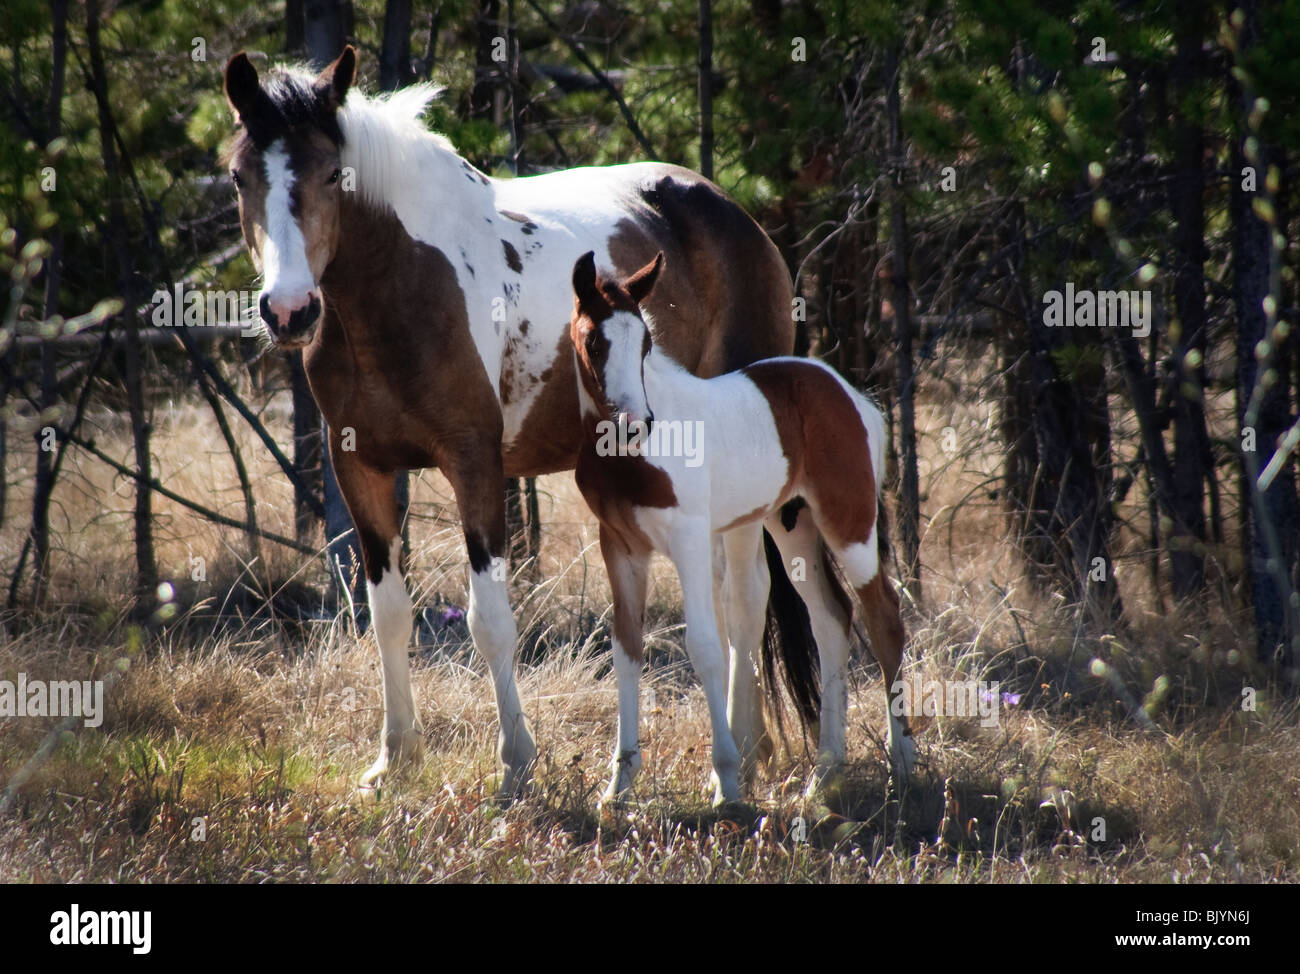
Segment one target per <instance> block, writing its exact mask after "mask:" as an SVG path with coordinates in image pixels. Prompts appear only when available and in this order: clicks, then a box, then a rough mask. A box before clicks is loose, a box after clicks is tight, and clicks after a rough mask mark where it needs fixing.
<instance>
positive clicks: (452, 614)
mask: <svg viewBox="0 0 1300 974" xmlns="http://www.w3.org/2000/svg"><path fill="white" fill-rule="evenodd" d="M464 618H465V612H464V610H463V609H459V608H457V607H456V606H454V605H449V606H447V608H445V609H443V610H442V613H441V615H440V616H439V619H441V620H442V626H443V628H444V629H445V628H446V627H447V626H450V625H451V624H452V623H453V622H461V621H462V620H464Z"/></svg>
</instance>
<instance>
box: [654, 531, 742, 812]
mask: <svg viewBox="0 0 1300 974" xmlns="http://www.w3.org/2000/svg"><path fill="white" fill-rule="evenodd" d="M668 555H669V557H670V558H672V560H673V565H674V566H675V567H676V568H677V577H678V578H679V579H680V580H681V583H682V600H683V602H684V603H685V606H686V653H687V655H689V656H690V658H691V665H692V666H694V667H695V672H696V673H697V674H698V675H699V678H700V683H701V684H702V685H703V687H704V697H705V699H706V700H707V701H708V704H709V720H710V722H711V723H712V725H713V783H714V795H713V801H714V804H718V805H720V804H722V803H723V802H731V801H739V800H740V752H739V751H737V749H736V742H735V740H734V739H733V738H732V736H731V728H730V727H728V726H727V694H726V676H727V664H726V657H725V653H724V651H723V648H722V640H721V639H720V638H719V637H718V618H717V612H716V611H715V608H714V602H713V532H712V530H711V526H710V524H709V522H708V519H707V518H689V519H685V520H683V521H682V523H681V524H680V525H678V526H677V527H676V528H675V530H674V531H673V534H672V539H671V541H670V545H669V552H668Z"/></svg>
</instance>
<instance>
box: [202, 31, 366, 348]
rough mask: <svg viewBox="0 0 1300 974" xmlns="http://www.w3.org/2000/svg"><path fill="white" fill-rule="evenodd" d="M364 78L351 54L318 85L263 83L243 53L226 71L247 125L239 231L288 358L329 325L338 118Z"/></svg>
mask: <svg viewBox="0 0 1300 974" xmlns="http://www.w3.org/2000/svg"><path fill="white" fill-rule="evenodd" d="M356 71H357V56H356V52H355V51H354V50H353V49H352V48H351V47H345V48H344V49H343V53H342V54H340V55H339V57H338V60H337V61H335V62H334V63H333V64H331V65H330V66H329V67H327V68H326V69H325V70H324V71H322V72H321V73H320V74H319V75H318V76H317V77H316V78H315V79H314V80H313V79H311V78H309V77H307V78H305V77H303V76H301V75H296V74H292V73H287V72H272V73H271V74H270V75H268V77H267V79H266V81H265V83H263V82H262V81H261V80H260V79H259V78H258V76H257V69H256V68H254V67H253V65H252V63H251V62H250V61H249V60H248V56H247V55H246V54H244V53H243V52H240V53H239V54H236V55H235V56H234V57H233V58H231V59H230V62H229V63H228V64H227V65H226V84H225V87H226V98H227V100H229V102H230V107H231V108H233V109H234V111H235V114H236V116H238V119H239V122H240V123H241V125H242V130H241V131H240V133H239V135H238V137H237V139H236V141H235V144H234V146H233V148H232V149H231V152H230V176H231V178H232V179H233V180H234V183H235V187H236V189H237V190H238V192H239V222H240V224H241V225H242V227H243V230H244V240H245V242H246V243H247V244H248V249H249V252H250V253H251V254H252V257H253V263H254V264H255V265H256V266H257V268H258V270H259V271H261V272H262V275H263V280H262V295H261V299H260V300H259V302H258V308H259V310H260V311H261V314H262V318H263V320H265V322H266V327H267V329H268V331H269V332H270V335H271V339H272V341H274V342H275V343H276V344H277V345H279V346H281V347H284V348H297V347H300V346H302V345H306V344H308V343H309V342H310V341H311V340H312V337H313V336H314V335H315V333H316V326H317V324H318V323H319V321H320V317H321V294H320V279H321V275H322V274H323V273H324V271H325V267H326V265H328V264H329V262H330V261H331V260H332V259H333V257H334V251H335V248H336V247H337V246H338V240H339V205H340V195H341V191H340V186H339V177H340V175H341V170H340V161H339V153H340V149H341V148H342V145H343V134H342V132H341V130H340V128H339V123H338V118H337V114H338V109H339V106H340V105H342V104H343V100H344V98H346V97H347V93H348V88H349V87H350V86H351V85H352V82H353V80H354V79H355V78H356Z"/></svg>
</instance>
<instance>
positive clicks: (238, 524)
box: [67, 435, 320, 555]
mask: <svg viewBox="0 0 1300 974" xmlns="http://www.w3.org/2000/svg"><path fill="white" fill-rule="evenodd" d="M67 439H68V440H69V441H71V442H72V443H75V444H76V445H77V446H79V447H81V448H82V449H83V450H85V451H86V452H88V453H90V454H91V455H92V456H95V457H98V458H99V459H100V460H102V461H103V462H104V463H106V464H108V465H109V466H110V467H112V468H113V469H114V470H116V471H117V472H118V473H120V474H124V475H125V476H127V477H130V478H131V479H132V480H134V481H136V482H137V483H143V484H144V486H146V487H148V488H149V489H150V490H152V491H154V492H156V493H159V494H162V495H163V496H164V497H166V498H167V499H168V500H173V501H175V502H176V503H177V504H180V505H181V506H182V507H188V508H189V509H190V510H191V511H194V512H195V513H196V514H202V515H203V516H204V517H205V518H207V519H208V520H209V521H212V522H213V523H215V524H220V525H223V526H225V527H228V528H237V529H238V530H240V531H244V532H246V533H248V534H256V535H257V536H258V537H259V538H265V539H266V540H267V541H274V542H275V543H276V544H280V545H284V546H285V547H286V548H292V549H293V550H294V551H299V552H302V553H303V554H304V555H318V554H320V552H319V551H317V550H316V549H315V548H311V547H308V546H307V545H305V544H302V543H301V542H299V541H295V540H294V539H293V538H286V537H285V536H284V535H282V534H275V533H274V532H271V531H267V530H265V529H263V528H253V527H251V526H250V525H248V524H247V523H245V522H243V521H237V520H235V519H234V518H233V517H227V516H226V515H224V514H219V513H217V512H216V511H214V510H213V509H212V508H210V507H204V506H203V505H202V504H200V503H198V502H197V501H192V500H190V499H189V498H188V497H182V496H181V495H180V494H178V493H176V492H175V491H174V490H168V489H167V488H166V487H164V486H163V485H162V484H160V483H159V482H158V480H157V478H155V477H149V478H147V479H146V478H144V477H141V476H140V475H139V474H138V473H136V472H135V471H134V470H132V469H131V468H130V467H128V466H126V465H125V464H121V463H118V462H117V461H116V460H114V459H113V458H112V457H110V456H109V455H108V454H107V453H105V452H104V451H103V450H101V449H99V448H98V447H97V446H95V445H94V444H93V443H91V442H90V441H89V440H83V439H82V438H81V437H79V436H76V435H67Z"/></svg>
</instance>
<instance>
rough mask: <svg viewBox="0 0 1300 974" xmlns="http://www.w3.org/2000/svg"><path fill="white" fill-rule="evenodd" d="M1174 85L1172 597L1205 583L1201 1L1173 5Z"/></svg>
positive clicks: (1188, 593) (1187, 594) (1189, 592)
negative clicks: (1198, 113) (1190, 110)
mask: <svg viewBox="0 0 1300 974" xmlns="http://www.w3.org/2000/svg"><path fill="white" fill-rule="evenodd" d="M1179 7H1180V9H1179V16H1178V24H1179V27H1178V38H1177V52H1176V54H1175V57H1174V67H1173V83H1174V92H1175V99H1174V104H1175V106H1176V107H1175V111H1174V118H1175V125H1174V144H1175V149H1174V154H1175V162H1174V180H1173V187H1172V191H1171V196H1172V198H1171V200H1170V203H1171V209H1172V210H1173V216H1174V220H1175V222H1176V224H1177V230H1176V232H1175V234H1174V246H1175V252H1176V254H1177V258H1176V259H1177V267H1176V270H1175V275H1174V306H1175V309H1176V313H1177V316H1178V333H1177V338H1176V340H1175V342H1174V369H1173V377H1172V381H1173V382H1174V388H1173V389H1172V401H1173V407H1174V410H1173V411H1174V459H1173V463H1174V469H1173V488H1174V508H1175V510H1176V512H1177V516H1176V517H1175V519H1174V534H1173V536H1172V537H1171V538H1170V539H1169V545H1170V563H1171V567H1172V571H1173V586H1174V596H1175V598H1179V599H1186V598H1189V597H1190V596H1193V595H1195V594H1196V593H1197V592H1199V591H1200V590H1201V589H1203V588H1204V586H1205V539H1206V532H1205V480H1206V471H1205V462H1204V461H1205V457H1206V455H1207V453H1208V452H1209V448H1208V440H1209V437H1208V434H1207V432H1206V428H1205V408H1204V390H1205V351H1206V335H1205V282H1204V262H1205V242H1204V241H1205V202H1204V198H1205V134H1204V132H1203V131H1202V129H1201V124H1200V122H1199V120H1197V119H1194V118H1189V117H1188V116H1187V114H1186V112H1185V107H1184V106H1185V104H1186V102H1187V100H1188V99H1189V98H1191V97H1192V95H1193V93H1194V91H1195V88H1196V86H1197V85H1199V84H1200V81H1201V76H1202V73H1203V68H1202V57H1201V45H1202V43H1203V41H1204V38H1205V33H1206V31H1205V26H1204V21H1205V9H1204V6H1203V0H1184V2H1183V3H1181V4H1179Z"/></svg>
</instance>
